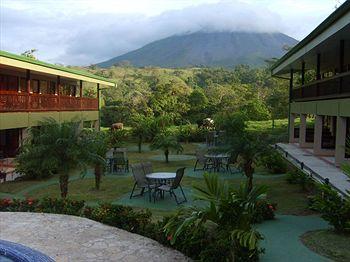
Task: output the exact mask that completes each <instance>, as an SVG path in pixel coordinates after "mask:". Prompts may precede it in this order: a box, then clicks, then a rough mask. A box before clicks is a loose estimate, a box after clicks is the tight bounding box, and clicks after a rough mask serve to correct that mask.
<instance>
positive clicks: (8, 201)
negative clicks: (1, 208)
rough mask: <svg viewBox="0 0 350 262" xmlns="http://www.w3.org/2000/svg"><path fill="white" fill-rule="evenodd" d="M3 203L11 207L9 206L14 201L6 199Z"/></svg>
mask: <svg viewBox="0 0 350 262" xmlns="http://www.w3.org/2000/svg"><path fill="white" fill-rule="evenodd" d="M2 202H3V203H4V204H5V205H9V204H11V203H12V200H11V199H9V198H5V199H3V200H2Z"/></svg>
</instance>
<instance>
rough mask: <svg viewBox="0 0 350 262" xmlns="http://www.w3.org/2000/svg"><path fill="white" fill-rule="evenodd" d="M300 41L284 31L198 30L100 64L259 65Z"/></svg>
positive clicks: (154, 43) (175, 65)
mask: <svg viewBox="0 0 350 262" xmlns="http://www.w3.org/2000/svg"><path fill="white" fill-rule="evenodd" d="M297 42H298V41H297V40H295V39H293V38H291V37H289V36H287V35H285V34H282V33H253V32H215V33H205V32H197V33H192V34H186V35H175V36H171V37H168V38H164V39H161V40H158V41H155V42H152V43H150V44H147V45H145V46H144V47H142V48H139V49H137V50H134V51H132V52H129V53H126V54H124V55H121V56H117V57H115V58H112V59H110V60H108V61H105V62H102V63H100V64H97V65H98V66H100V67H109V66H112V65H115V64H118V63H120V62H123V61H129V62H130V63H131V64H132V65H134V66H137V67H143V66H160V67H189V66H222V67H232V66H235V65H238V64H248V65H251V66H259V65H262V64H264V63H265V62H264V60H265V59H269V58H273V57H280V56H282V55H283V54H284V53H285V51H284V50H283V46H285V45H288V46H294V45H295V44H296V43H297Z"/></svg>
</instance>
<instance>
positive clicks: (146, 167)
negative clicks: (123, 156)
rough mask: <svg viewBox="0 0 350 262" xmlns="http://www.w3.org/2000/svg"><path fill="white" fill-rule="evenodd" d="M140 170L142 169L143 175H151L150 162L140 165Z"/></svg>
mask: <svg viewBox="0 0 350 262" xmlns="http://www.w3.org/2000/svg"><path fill="white" fill-rule="evenodd" d="M142 168H143V171H144V173H145V175H148V174H151V173H153V167H152V163H151V162H145V163H142Z"/></svg>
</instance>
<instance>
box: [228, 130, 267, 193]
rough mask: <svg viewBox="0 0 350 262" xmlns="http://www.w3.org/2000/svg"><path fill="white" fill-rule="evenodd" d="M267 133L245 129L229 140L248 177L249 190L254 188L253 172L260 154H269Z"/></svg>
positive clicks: (232, 152)
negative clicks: (257, 132)
mask: <svg viewBox="0 0 350 262" xmlns="http://www.w3.org/2000/svg"><path fill="white" fill-rule="evenodd" d="M267 139H268V137H267V135H266V134H256V133H252V132H248V131H246V130H245V131H244V132H243V133H241V134H239V135H238V136H233V137H232V138H231V139H229V141H227V142H228V143H229V146H230V148H231V149H230V151H231V154H233V155H235V156H238V158H237V159H238V164H239V166H240V167H241V168H242V169H243V172H244V174H245V176H246V177H247V190H248V191H251V190H252V189H253V174H254V171H255V165H256V164H257V162H258V160H259V158H260V156H262V155H264V154H268V152H269V150H270V148H269V144H268V142H267Z"/></svg>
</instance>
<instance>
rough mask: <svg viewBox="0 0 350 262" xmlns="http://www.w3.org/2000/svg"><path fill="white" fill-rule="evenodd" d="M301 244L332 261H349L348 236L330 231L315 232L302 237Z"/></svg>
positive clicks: (349, 244) (349, 242) (349, 241)
mask: <svg viewBox="0 0 350 262" xmlns="http://www.w3.org/2000/svg"><path fill="white" fill-rule="evenodd" d="M301 240H302V241H303V243H304V244H305V245H306V246H307V247H308V248H310V249H311V250H313V251H314V252H316V253H318V254H320V255H323V256H325V257H328V258H330V259H332V260H333V261H339V262H346V261H350V235H343V234H337V233H336V232H334V231H332V230H317V231H311V232H307V233H305V234H304V235H302V237H301Z"/></svg>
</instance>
